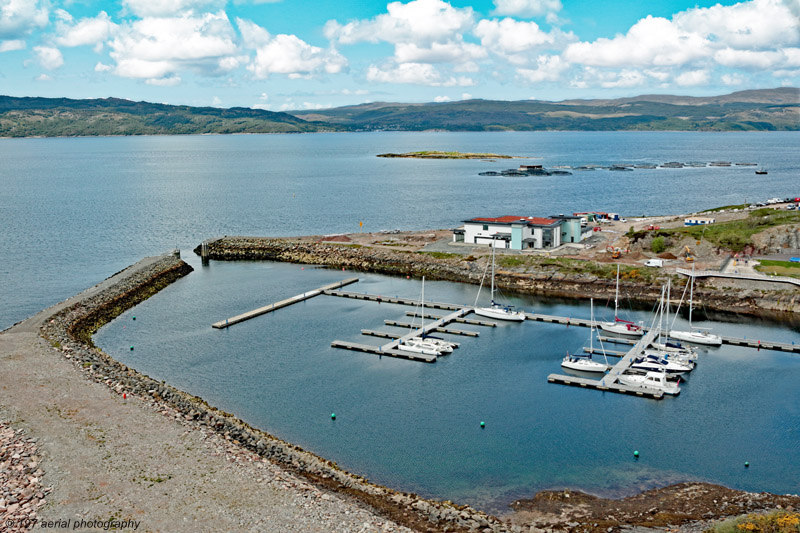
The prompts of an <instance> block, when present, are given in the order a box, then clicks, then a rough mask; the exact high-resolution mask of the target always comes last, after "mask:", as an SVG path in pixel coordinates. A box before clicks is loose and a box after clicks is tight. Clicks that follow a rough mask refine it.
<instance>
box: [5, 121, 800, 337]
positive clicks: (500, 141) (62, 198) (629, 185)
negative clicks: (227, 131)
mask: <svg viewBox="0 0 800 533" xmlns="http://www.w3.org/2000/svg"><path fill="white" fill-rule="evenodd" d="M798 140H800V136H798V133H797V132H762V133H757V132H746V133H701V132H508V133H500V132H496V133H487V132H474V133H468V132H461V133H448V132H419V133H399V132H394V133H341V134H311V135H228V136H221V135H217V136H205V135H198V136H170V137H164V136H162V137H147V136H142V137H98V138H56V139H0V161H2V165H0V228H2V231H0V248H2V250H3V254H4V255H3V261H2V262H0V288H2V289H1V290H0V297H2V305H0V329H4V328H7V327H9V326H11V325H12V324H13V323H15V322H17V321H19V320H22V319H24V318H26V317H28V316H31V315H33V314H35V313H37V312H38V311H40V310H41V309H43V308H45V307H47V306H50V305H53V304H55V303H57V302H59V301H61V300H63V299H65V298H68V297H70V296H72V295H74V294H76V293H78V292H80V291H82V290H84V289H85V288H87V287H90V286H92V285H94V284H95V283H97V282H99V281H101V280H102V279H105V278H106V277H108V276H110V275H112V274H113V273H115V272H117V271H118V270H120V269H122V268H125V267H126V266H128V265H130V264H132V263H134V262H136V261H138V260H139V259H141V258H142V257H143V256H147V255H155V254H160V253H163V252H165V251H167V250H170V249H172V248H174V247H180V248H183V249H186V248H194V247H195V246H197V245H198V244H199V243H200V242H201V241H203V240H204V239H207V238H211V237H215V236H221V235H260V236H290V235H314V234H327V233H341V232H355V231H359V225H358V223H359V222H363V223H364V227H363V229H364V231H379V230H383V229H387V230H392V229H403V230H423V229H433V228H452V227H456V226H458V225H460V224H461V221H463V220H465V219H467V218H471V217H475V216H499V215H510V214H514V215H516V214H520V215H535V216H547V215H550V214H555V213H572V212H575V211H588V210H600V211H610V212H619V213H621V214H622V215H623V216H639V215H641V214H648V215H655V214H678V213H687V212H691V211H694V210H699V209H708V208H713V207H717V206H721V205H726V204H737V203H741V202H744V201H745V200H747V201H755V200H765V199H767V198H771V197H774V196H780V197H786V196H790V195H791V196H800V190H798V184H797V175H798V172H800V158H798V156H797V154H798V150H797V147H798ZM415 150H458V151H462V152H494V153H500V154H508V155H516V156H529V157H530V158H531V159H515V160H498V161H493V162H487V161H479V160H445V161H433V160H415V159H384V158H378V157H375V156H376V155H377V154H379V153H384V152H409V151H415ZM719 160H725V161H731V162H734V163H735V162H753V163H758V164H759V165H761V166H764V167H765V168H766V169H768V170H769V174H768V175H767V176H755V174H754V169H753V167H741V166H740V167H737V166H731V167H716V168H712V167H706V168H684V169H652V170H646V169H637V170H635V171H633V172H611V171H607V170H596V171H589V172H580V171H575V172H574V173H573V175H572V176H538V177H529V178H512V177H491V178H489V177H482V176H479V175H478V174H479V173H480V172H483V171H487V170H495V171H497V170H503V169H506V168H511V167H516V166H517V165H519V164H525V163H531V164H542V165H544V166H546V167H553V166H556V165H572V166H578V165H586V164H598V165H610V164H618V163H629V164H632V163H651V164H661V163H665V162H668V161H684V162H688V161H705V162H708V161H719Z"/></svg>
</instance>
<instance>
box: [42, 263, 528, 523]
mask: <svg viewBox="0 0 800 533" xmlns="http://www.w3.org/2000/svg"><path fill="white" fill-rule="evenodd" d="M191 271H192V268H191V267H190V266H189V265H187V264H186V263H184V262H183V261H181V260H180V259H178V258H176V257H174V256H164V257H162V258H160V259H158V260H156V261H154V262H152V263H151V264H149V265H146V266H144V267H142V268H138V269H136V268H134V269H131V272H129V273H128V275H126V276H123V277H122V279H121V280H120V281H119V282H117V283H115V284H113V285H111V286H110V287H107V288H105V289H103V290H100V291H99V292H98V293H97V294H95V295H92V296H90V297H87V298H84V299H82V300H80V301H78V302H77V303H75V304H73V305H71V306H69V307H67V308H65V309H63V310H62V311H59V312H57V313H55V314H54V315H53V316H52V317H50V318H49V319H48V320H47V321H46V322H45V324H44V325H43V326H42V329H41V334H42V336H43V337H45V339H47V340H49V342H50V343H51V344H52V345H53V346H54V347H56V348H58V349H60V350H61V352H62V353H63V355H64V356H65V357H66V358H67V359H69V360H71V361H72V362H73V363H74V364H75V365H76V367H77V368H79V369H80V370H81V371H83V372H85V374H86V375H87V376H88V377H89V378H90V379H92V380H94V381H96V382H99V383H104V384H105V385H107V386H108V387H110V388H111V389H112V390H113V391H115V392H116V393H118V394H123V393H127V394H133V395H136V396H139V397H142V398H144V399H146V400H149V401H151V402H154V403H155V404H156V405H162V406H165V407H169V408H171V409H174V410H176V411H177V412H178V413H179V414H180V415H181V416H182V417H183V423H184V424H187V425H189V426H194V427H204V428H209V429H211V430H213V431H215V432H216V433H218V434H220V435H222V436H223V437H224V438H225V439H226V440H228V441H230V442H232V443H233V444H236V445H238V446H241V447H243V448H244V449H247V450H249V451H252V452H255V453H257V454H258V455H259V456H261V457H263V458H266V459H269V460H270V461H272V462H274V463H276V464H278V465H280V466H281V467H283V468H285V469H287V470H289V471H292V472H294V473H296V474H299V475H301V476H303V477H305V478H307V479H308V480H310V481H311V482H312V483H314V484H316V485H318V486H320V487H321V488H325V489H329V490H333V491H336V492H339V493H342V494H345V495H347V496H350V497H353V498H355V499H357V500H359V501H361V502H363V503H365V504H367V505H369V506H370V507H371V508H373V509H375V510H376V511H377V512H378V513H379V514H382V515H384V516H386V517H388V518H391V519H393V520H394V521H395V522H397V523H399V524H402V525H405V526H408V527H410V528H412V529H415V530H418V531H478V530H480V531H490V532H493V533H499V532H511V531H521V530H522V528H521V526H517V525H511V524H508V523H506V522H502V521H500V520H499V519H497V518H496V517H494V516H491V515H487V514H486V513H483V512H481V511H477V510H475V509H472V508H471V507H468V506H459V505H456V504H453V503H451V502H439V501H433V500H426V499H423V498H420V497H418V496H417V495H415V494H408V493H401V492H397V491H394V490H392V489H389V488H386V487H382V486H380V485H375V484H373V483H370V482H369V481H367V480H366V479H364V478H363V477H360V476H357V475H354V474H351V473H349V472H346V471H344V470H341V469H340V468H338V467H337V466H336V464H335V463H333V462H331V461H327V460H325V459H323V458H321V457H318V456H316V455H314V454H312V453H310V452H307V451H305V450H303V449H301V448H299V447H297V446H294V445H292V444H290V443H288V442H285V441H283V440H281V439H279V438H277V437H274V436H272V435H270V434H268V433H266V432H264V431H261V430H258V429H256V428H253V427H251V426H249V425H248V424H246V423H245V422H243V421H241V420H239V419H238V418H236V417H235V416H233V415H231V414H229V413H225V412H223V411H220V410H218V409H216V408H214V407H212V406H210V405H208V404H207V403H206V402H205V401H204V400H202V399H201V398H199V397H197V396H192V395H190V394H187V393H185V392H183V391H180V390H178V389H176V388H174V387H172V386H170V385H168V384H166V383H164V382H159V381H156V380H154V379H152V378H150V377H148V376H146V375H144V374H141V373H139V372H137V371H136V370H134V369H132V368H129V367H127V366H126V365H124V364H122V363H120V362H118V361H116V360H114V359H113V358H111V357H110V356H109V355H107V354H106V353H104V352H103V351H102V350H100V349H98V348H96V347H95V346H94V345H93V344H92V342H91V335H92V334H93V333H94V332H95V331H97V329H98V328H100V327H101V326H102V325H103V324H105V323H107V322H109V321H110V320H113V319H114V318H115V317H117V316H119V315H120V314H121V313H123V312H124V311H125V310H127V309H129V308H131V307H133V306H134V305H136V304H137V303H139V302H141V301H143V300H145V299H146V298H148V297H149V296H152V295H153V294H155V293H157V292H158V291H159V290H161V289H162V288H164V287H166V286H167V285H169V284H170V283H172V282H173V281H175V280H176V279H178V278H180V277H182V276H184V275H186V274H188V273H189V272H191ZM123 273H124V272H123Z"/></svg>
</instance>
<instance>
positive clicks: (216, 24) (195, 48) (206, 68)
mask: <svg viewBox="0 0 800 533" xmlns="http://www.w3.org/2000/svg"><path fill="white" fill-rule="evenodd" d="M235 40H236V34H235V32H234V30H233V27H232V26H231V24H230V22H229V21H228V17H227V15H226V14H225V13H224V12H223V11H220V12H218V13H205V14H203V15H200V16H192V15H184V16H182V17H169V18H158V17H148V18H144V19H141V20H137V21H134V22H132V23H129V24H125V25H122V26H120V27H119V28H118V29H117V31H116V32H115V36H114V38H113V39H112V40H111V41H110V43H109V46H110V48H111V52H110V56H111V57H112V58H113V59H114V60H115V61H116V63H117V65H116V69H115V73H116V74H117V75H119V76H122V77H126V78H146V79H159V78H164V77H169V78H170V79H173V78H172V75H174V74H176V73H177V72H178V71H180V70H182V69H186V68H189V69H193V70H196V71H199V72H200V73H202V74H206V75H216V74H220V73H222V72H225V71H227V70H230V69H231V68H235V67H236V66H237V65H238V60H237V59H236V56H235V54H236V52H237V45H236V42H235ZM148 83H149V81H148Z"/></svg>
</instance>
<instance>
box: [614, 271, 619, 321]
mask: <svg viewBox="0 0 800 533" xmlns="http://www.w3.org/2000/svg"><path fill="white" fill-rule="evenodd" d="M618 310H619V263H617V288H616V289H615V290H614V321H615V322H616V320H617V311H618Z"/></svg>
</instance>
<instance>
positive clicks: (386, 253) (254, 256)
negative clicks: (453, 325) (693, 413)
mask: <svg viewBox="0 0 800 533" xmlns="http://www.w3.org/2000/svg"><path fill="white" fill-rule="evenodd" d="M195 253H198V254H199V253H200V247H198V248H196V249H195ZM208 257H209V258H210V259H218V260H272V261H286V262H292V263H305V264H318V265H327V266H331V267H335V268H347V269H352V270H360V271H362V272H377V273H382V274H392V275H403V276H406V275H408V276H426V277H427V278H428V279H438V280H446V281H455V282H463V283H474V284H478V283H480V280H481V277H482V275H483V272H484V263H482V262H481V261H478V260H475V258H473V257H469V256H468V257H460V256H459V257H444V258H441V257H435V256H433V255H430V254H424V253H413V252H405V251H394V250H387V249H382V248H371V247H365V246H359V245H339V244H330V243H324V242H313V241H306V240H302V239H271V238H259V237H225V238H222V239H219V240H217V241H215V242H212V243H210V244H209V246H208ZM587 265H588V263H587ZM666 280H667V274H665V273H663V272H662V273H660V274H658V275H656V276H655V277H653V278H649V279H647V278H642V279H630V278H628V279H624V280H621V282H620V293H621V294H624V295H625V296H626V298H628V299H630V300H632V301H634V302H638V303H640V304H642V305H644V306H646V308H648V309H649V308H650V306H651V305H652V304H653V303H654V302H656V301H657V300H658V299H659V298H660V296H661V285H662V284H663V283H665V282H666ZM685 282H686V281H685V278H683V277H677V276H676V277H675V278H674V279H673V285H675V286H680V285H683V284H684V283H685ZM496 283H497V285H498V286H499V287H501V288H503V289H508V290H513V291H517V292H521V293H527V294H536V295H540V296H546V297H560V298H579V299H589V298H598V299H602V298H608V297H612V298H613V296H614V289H615V281H614V280H613V279H607V278H601V277H598V276H597V275H595V274H592V273H591V269H589V268H587V269H586V270H585V271H578V272H575V271H571V272H568V273H567V272H563V271H561V270H560V269H559V268H558V267H557V266H545V267H541V268H538V269H535V270H530V269H529V270H527V271H524V272H519V271H514V270H500V271H498V273H497V276H496ZM733 285H735V284H734V283H727V284H726V287H730V288H725V289H720V288H719V286H718V285H716V286H715V285H713V284H711V283H707V282H705V281H700V280H698V283H697V284H696V285H695V294H694V298H695V301H696V302H697V304H698V305H702V306H704V307H705V308H707V309H713V310H719V311H729V312H735V313H742V314H758V315H764V316H769V317H774V316H775V314H776V313H786V312H799V311H800V291H798V290H797V289H796V288H792V287H789V288H786V289H780V290H763V289H761V288H756V289H749V288H747V287H746V286H745V287H744V288H736V287H733Z"/></svg>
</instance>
